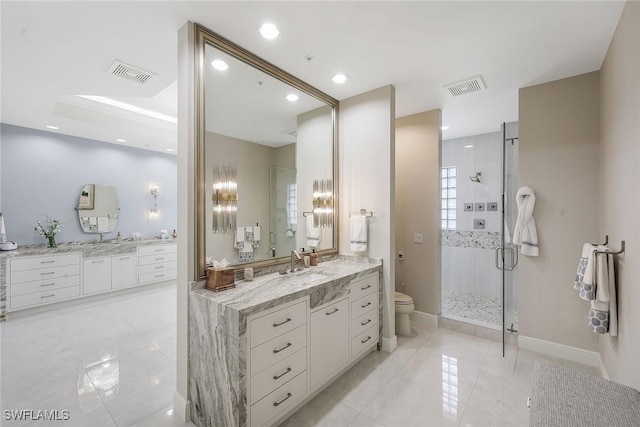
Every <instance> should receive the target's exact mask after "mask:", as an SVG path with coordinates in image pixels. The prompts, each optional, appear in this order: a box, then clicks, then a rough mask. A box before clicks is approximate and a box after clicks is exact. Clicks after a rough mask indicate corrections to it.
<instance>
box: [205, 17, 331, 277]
mask: <svg viewBox="0 0 640 427" xmlns="http://www.w3.org/2000/svg"><path fill="white" fill-rule="evenodd" d="M197 31H198V49H199V54H198V57H199V58H200V61H202V62H201V64H199V66H198V70H199V74H198V90H199V91H200V103H199V104H198V105H197V107H198V108H197V117H198V126H197V129H198V132H197V156H198V164H199V178H200V185H199V186H198V190H199V191H198V194H197V200H198V204H199V206H198V221H197V224H196V226H197V228H198V246H197V260H198V273H199V277H203V276H204V275H205V269H206V266H207V261H206V260H207V259H209V260H211V259H215V260H221V259H222V258H226V259H227V260H228V261H230V263H231V265H232V266H237V265H239V264H242V265H243V266H245V265H251V266H266V265H271V264H276V263H279V262H283V261H284V260H286V259H288V257H289V256H290V254H291V251H292V250H300V249H301V248H305V251H309V252H311V250H312V249H315V250H316V252H319V253H320V254H321V255H322V254H330V253H337V244H338V238H337V228H336V227H335V226H334V224H337V221H336V220H334V221H333V223H331V224H330V225H327V224H323V225H324V226H322V227H320V226H319V225H318V222H317V216H316V222H315V223H314V216H313V215H312V214H310V213H311V212H313V209H314V197H315V196H314V190H313V189H314V187H313V185H314V181H317V180H328V181H330V182H332V183H333V185H334V186H335V187H337V180H336V166H337V164H336V162H335V159H336V158H337V137H336V127H335V123H336V119H337V107H338V102H337V101H336V100H335V99H333V98H331V97H330V96H328V95H326V94H324V93H323V92H320V91H319V90H317V89H315V88H313V87H311V86H309V85H308V84H306V83H304V82H302V81H300V80H299V79H297V78H295V77H293V76H291V75H290V74H288V73H286V72H284V71H283V70H280V69H279V68H277V67H275V66H273V65H271V64H269V63H267V62H265V61H263V60H262V59H260V58H258V57H256V56H255V55H253V54H251V53H249V52H247V51H245V50H244V49H242V48H240V47H238V46H237V45H235V44H233V43H232V42H230V41H228V40H226V39H224V38H222V37H220V36H218V35H216V34H214V33H211V32H209V31H208V30H206V29H204V28H201V27H198V28H197ZM216 171H217V172H216ZM221 171H228V172H229V171H233V173H227V174H224V173H221ZM223 175H224V177H222V176H223ZM335 187H334V188H332V189H331V190H332V191H331V194H332V201H331V204H330V205H329V207H328V208H329V210H330V211H331V215H334V212H335V211H336V205H335V192H336V189H335ZM325 208H327V206H325Z"/></svg>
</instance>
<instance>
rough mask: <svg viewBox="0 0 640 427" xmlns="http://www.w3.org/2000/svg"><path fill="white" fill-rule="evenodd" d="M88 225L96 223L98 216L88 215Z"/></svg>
mask: <svg viewBox="0 0 640 427" xmlns="http://www.w3.org/2000/svg"><path fill="white" fill-rule="evenodd" d="M89 225H98V217H95V216H90V217H89Z"/></svg>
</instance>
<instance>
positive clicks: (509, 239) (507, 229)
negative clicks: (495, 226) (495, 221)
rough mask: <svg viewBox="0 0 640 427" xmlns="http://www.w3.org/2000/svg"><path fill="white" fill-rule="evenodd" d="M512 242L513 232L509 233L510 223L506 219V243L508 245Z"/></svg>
mask: <svg viewBox="0 0 640 427" xmlns="http://www.w3.org/2000/svg"><path fill="white" fill-rule="evenodd" d="M509 243H511V233H509V225H508V224H507V220H506V219H505V220H504V244H505V245H508V244H509Z"/></svg>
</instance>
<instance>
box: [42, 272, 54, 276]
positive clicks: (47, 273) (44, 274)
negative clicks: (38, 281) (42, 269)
mask: <svg viewBox="0 0 640 427" xmlns="http://www.w3.org/2000/svg"><path fill="white" fill-rule="evenodd" d="M49 274H56V272H55V271H47V272H46V273H40V275H41V276H47V275H49Z"/></svg>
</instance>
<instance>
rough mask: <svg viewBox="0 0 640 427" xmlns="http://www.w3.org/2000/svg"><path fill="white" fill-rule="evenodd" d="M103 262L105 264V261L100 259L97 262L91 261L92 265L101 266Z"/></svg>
mask: <svg viewBox="0 0 640 427" xmlns="http://www.w3.org/2000/svg"><path fill="white" fill-rule="evenodd" d="M102 262H104V260H103V259H99V260H97V261H91V263H92V264H100V263H102Z"/></svg>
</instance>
